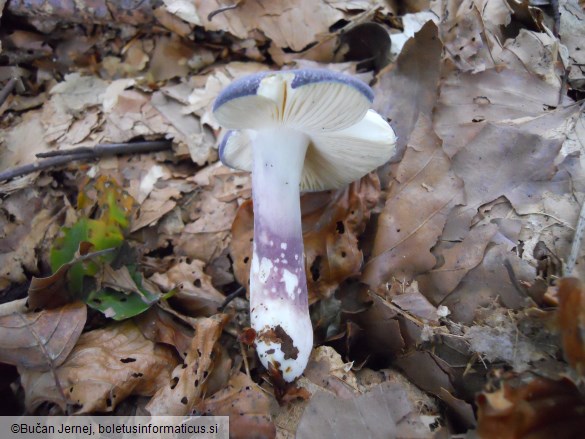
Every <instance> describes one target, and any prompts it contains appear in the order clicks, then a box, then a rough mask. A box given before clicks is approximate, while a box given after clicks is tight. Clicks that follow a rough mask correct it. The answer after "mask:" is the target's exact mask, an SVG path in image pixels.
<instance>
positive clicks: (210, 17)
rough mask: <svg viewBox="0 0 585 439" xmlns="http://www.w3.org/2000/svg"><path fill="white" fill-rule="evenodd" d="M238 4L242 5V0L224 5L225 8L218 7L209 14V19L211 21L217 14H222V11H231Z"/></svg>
mask: <svg viewBox="0 0 585 439" xmlns="http://www.w3.org/2000/svg"><path fill="white" fill-rule="evenodd" d="M238 6H240V2H236V3H235V4H233V5H230V6H224V7H223V8H218V9H216V10H215V11H211V12H210V13H209V15H208V16H207V21H211V20H212V19H213V17H215V16H216V15H218V14H221V13H223V12H225V11H230V10H232V9H236V8H237V7H238Z"/></svg>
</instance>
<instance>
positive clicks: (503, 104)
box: [433, 66, 571, 201]
mask: <svg viewBox="0 0 585 439" xmlns="http://www.w3.org/2000/svg"><path fill="white" fill-rule="evenodd" d="M445 70H446V71H445V74H444V75H445V77H444V79H443V81H442V83H441V87H440V96H439V101H438V103H437V107H436V109H435V112H434V116H433V124H434V127H435V130H436V132H437V134H438V135H439V137H440V138H441V139H443V149H444V150H445V152H446V153H447V155H449V157H453V156H454V155H455V154H456V153H457V151H459V150H461V149H462V148H464V147H466V146H467V145H468V144H469V143H470V142H471V141H472V140H473V138H474V137H475V136H476V135H477V134H478V133H479V132H480V131H481V130H482V129H484V127H485V125H486V124H487V123H489V122H492V123H494V122H499V121H508V120H513V119H522V118H528V117H537V116H542V115H543V114H545V113H547V112H550V111H553V110H554V109H555V108H556V107H557V106H559V105H562V104H569V103H570V102H571V100H570V99H569V98H567V97H563V98H562V100H561V101H560V102H559V96H560V94H559V87H557V86H552V85H550V84H548V83H547V82H546V81H544V80H542V79H539V78H538V77H537V76H535V75H532V74H530V73H528V72H526V71H515V70H510V69H503V70H497V69H489V70H486V71H484V72H481V73H477V74H472V73H463V72H460V71H457V70H456V69H454V68H453V67H452V66H451V67H449V66H447V68H446V69H445ZM490 201H491V200H490Z"/></svg>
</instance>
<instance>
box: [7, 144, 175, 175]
mask: <svg viewBox="0 0 585 439" xmlns="http://www.w3.org/2000/svg"><path fill="white" fill-rule="evenodd" d="M171 148H172V143H171V141H169V140H161V141H154V142H138V143H114V144H111V145H107V144H105V145H96V146H95V147H93V148H75V149H72V150H65V151H55V152H56V153H57V154H50V155H49V158H46V159H45V160H39V161H38V162H36V163H30V164H28V165H24V166H19V167H16V168H11V169H7V170H6V171H4V172H0V181H3V180H10V179H12V178H16V177H22V176H23V175H27V174H30V173H32V172H36V171H42V170H45V169H49V168H52V167H56V166H61V165H65V164H67V163H71V162H73V161H76V160H91V159H94V158H98V157H103V156H107V155H116V154H140V153H147V152H159V151H167V150H170V149H171ZM72 151H73V152H72ZM39 156H41V154H39ZM43 156H44V157H47V156H46V155H45V154H43Z"/></svg>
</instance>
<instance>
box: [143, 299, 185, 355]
mask: <svg viewBox="0 0 585 439" xmlns="http://www.w3.org/2000/svg"><path fill="white" fill-rule="evenodd" d="M134 322H135V323H136V325H137V326H138V328H139V329H140V332H142V335H144V337H146V338H147V339H149V340H151V341H153V342H155V343H166V344H168V345H171V346H174V347H175V349H176V350H177V353H178V354H179V355H180V356H181V357H184V356H185V352H187V351H188V350H189V346H190V345H191V340H192V339H193V334H194V332H193V329H192V328H191V327H189V326H187V325H186V324H182V323H180V322H179V321H178V319H175V318H173V315H172V314H170V313H168V312H166V311H165V310H164V309H162V308H160V307H159V306H153V307H151V308H149V309H148V310H147V311H146V312H143V313H142V314H140V315H138V316H136V317H135V318H134Z"/></svg>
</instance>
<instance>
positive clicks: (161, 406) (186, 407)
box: [146, 314, 228, 416]
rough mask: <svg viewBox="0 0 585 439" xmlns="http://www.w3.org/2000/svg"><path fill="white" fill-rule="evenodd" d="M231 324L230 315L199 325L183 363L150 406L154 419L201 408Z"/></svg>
mask: <svg viewBox="0 0 585 439" xmlns="http://www.w3.org/2000/svg"><path fill="white" fill-rule="evenodd" d="M227 320H228V316H227V315H225V314H216V315H214V316H213V317H208V318H201V319H199V320H198V321H197V323H196V324H195V327H194V329H195V337H193V339H192V342H191V345H190V346H189V350H188V351H187V352H186V355H185V358H184V360H183V363H182V364H180V365H178V366H177V367H175V370H173V372H172V375H171V377H170V379H169V380H168V381H167V382H166V383H165V384H164V386H161V387H160V388H159V390H158V392H157V393H156V394H155V395H154V396H153V397H152V399H151V400H150V402H149V403H148V405H147V406H146V409H147V410H148V411H149V412H150V413H151V414H152V415H172V416H182V415H186V414H188V413H189V412H191V410H193V408H194V407H195V406H196V405H197V404H199V402H200V401H201V397H202V395H204V394H205V392H206V390H207V384H208V383H207V381H208V379H209V376H210V374H211V373H212V371H213V369H214V367H215V357H216V355H217V353H216V343H217V341H218V339H219V337H220V335H221V332H222V330H223V327H224V325H225V323H226V322H227Z"/></svg>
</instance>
